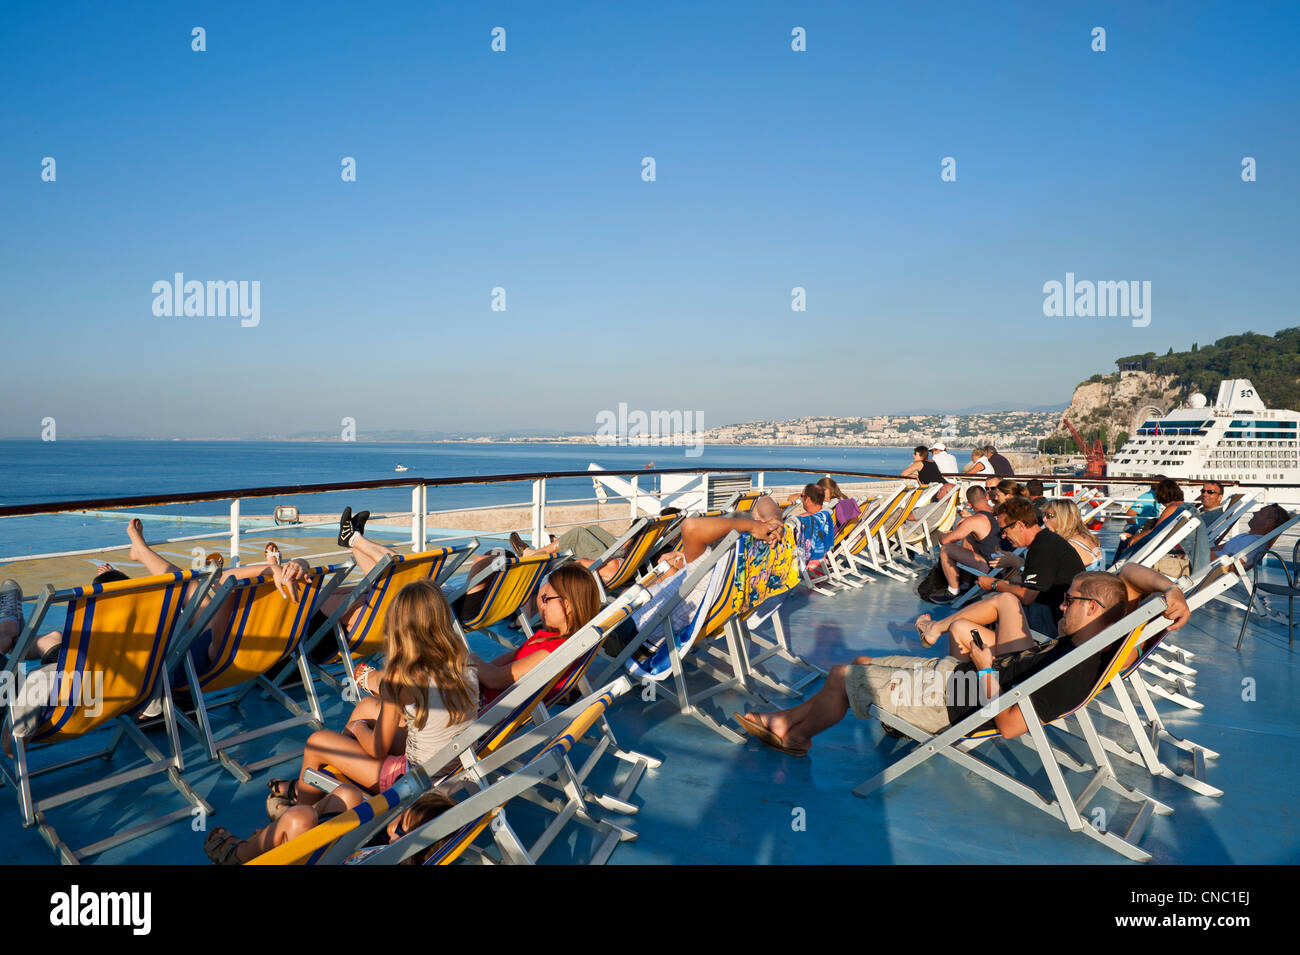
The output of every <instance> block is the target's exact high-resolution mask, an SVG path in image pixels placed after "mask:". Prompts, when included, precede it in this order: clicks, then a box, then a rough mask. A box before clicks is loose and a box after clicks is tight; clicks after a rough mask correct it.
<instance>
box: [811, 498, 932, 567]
mask: <svg viewBox="0 0 1300 955" xmlns="http://www.w3.org/2000/svg"><path fill="white" fill-rule="evenodd" d="M921 490H922V488H913V487H906V486H904V487H900V488H899V489H898V490H896V491H895V492H894V493H893V494H890V495H886V496H885V497H883V498H882V499H881V500H880V502H879V503H878V504H877V505H876V506H875V507H873V508H872V509H871V511H870V512H869V513H868V514H866V515H865V516H864V517H863V519H862V520H861V521H860V522H859V523H858V527H857V530H856V531H855V532H854V533H853V534H851V535H850V536H849V538H848V540H846V541H845V542H844V544H843V546H842V547H841V548H839V549H838V550H837V551H832V553H833V554H834V559H835V561H836V563H837V564H838V565H840V566H842V568H843V570H844V572H845V574H846V575H849V576H852V577H856V578H858V579H860V580H862V581H864V582H865V581H868V580H871V579H872V578H871V577H869V576H868V575H867V574H866V573H865V571H871V572H873V573H877V574H882V575H884V576H886V577H893V578H894V579H895V580H905V579H906V577H904V576H903V575H902V574H900V573H899V572H898V571H896V570H893V569H891V568H890V567H889V566H887V558H886V555H887V552H888V544H887V543H886V541H887V538H888V535H889V530H888V528H890V527H893V526H895V525H896V523H897V522H898V521H900V520H901V518H900V517H899V515H900V514H902V513H905V512H908V513H910V510H911V505H912V504H914V503H915V501H916V498H917V497H918V496H919V494H920V491H921ZM909 502H911V503H910V504H909Z"/></svg>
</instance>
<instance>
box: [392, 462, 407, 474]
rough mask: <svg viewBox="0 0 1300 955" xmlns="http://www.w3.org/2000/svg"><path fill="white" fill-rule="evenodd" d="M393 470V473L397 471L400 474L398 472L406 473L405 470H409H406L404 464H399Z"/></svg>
mask: <svg viewBox="0 0 1300 955" xmlns="http://www.w3.org/2000/svg"><path fill="white" fill-rule="evenodd" d="M393 470H394V471H397V472H399V473H400V472H402V471H406V470H409V469H408V468H407V466H406V465H405V464H399V465H398V466H397V467H395V468H393Z"/></svg>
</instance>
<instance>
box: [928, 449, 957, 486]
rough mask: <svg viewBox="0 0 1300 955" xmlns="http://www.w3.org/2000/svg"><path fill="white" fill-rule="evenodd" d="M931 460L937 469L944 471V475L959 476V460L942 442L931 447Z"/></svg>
mask: <svg viewBox="0 0 1300 955" xmlns="http://www.w3.org/2000/svg"><path fill="white" fill-rule="evenodd" d="M930 460H931V461H933V462H934V465H935V467H937V468H938V469H939V470H940V471H942V472H943V473H944V475H950V474H957V473H959V472H960V468H958V467H957V459H956V458H955V457H953V456H952V455H951V454H949V453H948V448H947V447H946V446H945V445H944V443H943V442H942V441H936V442H935V443H934V444H932V445H930ZM945 480H946V477H945Z"/></svg>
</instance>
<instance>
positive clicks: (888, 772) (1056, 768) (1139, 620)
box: [853, 597, 1173, 862]
mask: <svg viewBox="0 0 1300 955" xmlns="http://www.w3.org/2000/svg"><path fill="white" fill-rule="evenodd" d="M1164 610H1165V601H1164V599H1163V598H1161V597H1156V598H1154V599H1151V600H1148V601H1147V602H1146V603H1144V604H1143V605H1142V606H1140V607H1139V608H1138V609H1137V610H1135V611H1134V612H1133V613H1130V614H1128V615H1127V616H1126V617H1124V619H1122V620H1120V621H1118V622H1116V623H1114V624H1112V625H1111V626H1109V627H1107V628H1106V629H1105V630H1103V631H1102V632H1101V633H1099V634H1097V635H1096V636H1094V637H1092V638H1091V639H1090V640H1088V641H1087V642H1085V643H1084V644H1083V645H1081V646H1078V647H1075V648H1074V649H1073V650H1071V651H1070V652H1069V653H1068V654H1066V655H1065V656H1064V657H1063V658H1062V659H1060V660H1057V661H1056V662H1054V663H1052V664H1051V665H1050V666H1048V667H1045V668H1044V669H1043V670H1041V671H1040V672H1038V673H1035V674H1033V675H1032V676H1030V677H1029V678H1028V679H1025V680H1023V681H1021V682H1019V683H1017V684H1016V685H1015V686H1014V687H1013V688H1011V689H1010V690H1008V691H1006V692H1004V693H1002V694H1000V695H999V696H997V697H995V698H993V699H992V700H990V701H989V702H988V703H986V704H985V705H984V706H983V707H981V708H980V709H979V710H978V711H976V712H975V713H972V714H970V715H969V716H967V717H965V718H964V719H962V720H959V721H958V722H957V723H956V724H955V725H953V726H950V727H948V728H947V729H944V730H942V731H940V732H938V733H935V734H931V733H927V732H925V731H924V730H922V729H920V728H918V727H916V726H913V725H912V724H911V723H909V722H907V721H906V720H904V719H902V718H900V717H898V716H895V715H894V714H892V713H887V712H885V711H883V710H881V709H879V708H878V707H876V706H872V708H871V711H872V715H874V716H876V717H877V718H878V719H880V721H881V722H882V723H884V724H885V725H887V726H890V727H893V728H894V729H895V730H897V731H899V732H902V733H904V734H906V735H907V736H909V737H911V738H912V739H913V740H914V741H915V742H916V746H915V747H913V749H912V750H911V751H910V752H908V753H907V754H906V755H905V756H903V757H902V758H901V759H899V760H898V761H896V762H895V763H893V764H892V765H890V766H889V767H887V768H886V769H885V770H884V771H882V772H880V773H878V774H877V775H876V776H874V777H872V778H871V779H870V780H868V781H867V782H865V783H863V784H862V785H860V786H858V787H857V788H856V789H854V790H853V792H854V794H855V795H858V796H867V795H869V794H870V793H872V792H875V791H876V790H877V789H880V788H881V787H883V786H884V785H886V784H887V783H889V782H891V781H893V780H895V779H897V778H898V777H900V776H902V775H903V774H904V773H906V772H908V771H909V770H911V769H914V768H915V767H916V766H919V765H920V764H921V763H923V762H925V761H927V760H928V759H930V758H931V757H932V756H935V755H941V756H943V757H945V758H946V759H950V760H952V761H953V762H955V763H956V764H957V765H959V766H961V767H962V768H964V769H967V770H970V771H971V772H973V773H975V774H976V775H977V776H980V777H981V778H983V779H985V780H987V781H988V782H991V783H993V784H994V785H995V786H997V787H998V788H1000V789H1003V790H1005V791H1006V792H1008V793H1010V794H1011V795H1013V796H1015V797H1017V798H1018V799H1021V800H1023V801H1024V802H1026V803H1028V804H1029V805H1031V806H1033V807H1034V808H1036V809H1039V810H1041V811H1042V812H1044V813H1046V814H1047V815H1049V816H1051V817H1052V818H1054V819H1058V820H1060V821H1062V822H1064V823H1065V824H1066V825H1067V826H1068V827H1069V828H1070V830H1071V831H1073V832H1078V833H1082V834H1083V835H1085V836H1087V837H1089V838H1091V839H1094V840H1096V841H1097V842H1100V843H1101V844H1102V845H1104V846H1106V847H1108V848H1110V849H1113V850H1114V851H1116V852H1118V853H1120V854H1121V855H1123V856H1124V857H1125V858H1128V859H1132V860H1134V861H1138V862H1146V861H1148V860H1149V859H1150V858H1151V854H1150V853H1148V852H1147V851H1145V850H1144V849H1142V848H1141V847H1140V846H1139V845H1138V842H1139V841H1140V840H1141V837H1142V834H1143V832H1144V831H1145V829H1146V826H1147V823H1148V822H1149V821H1150V818H1151V816H1152V815H1153V814H1155V815H1168V814H1170V813H1172V812H1173V809H1172V808H1171V807H1170V806H1167V805H1165V804H1164V803H1161V802H1159V801H1158V800H1156V799H1154V798H1153V797H1151V796H1149V795H1147V794H1146V793H1143V792H1141V791H1139V790H1136V789H1132V788H1130V787H1128V786H1125V785H1123V784H1122V783H1120V782H1119V780H1118V779H1117V778H1116V775H1115V772H1114V769H1113V767H1112V766H1111V764H1110V760H1109V758H1108V757H1107V755H1106V749H1105V747H1104V746H1103V744H1102V743H1101V740H1100V737H1099V735H1098V733H1097V730H1096V728H1095V727H1094V725H1093V723H1092V719H1091V717H1090V715H1089V713H1088V708H1087V704H1088V703H1089V702H1090V701H1091V700H1092V699H1094V698H1095V697H1096V696H1097V694H1098V693H1100V692H1101V690H1102V689H1103V688H1105V687H1106V686H1107V685H1108V684H1109V683H1110V682H1111V681H1112V679H1113V678H1114V677H1115V676H1117V675H1118V674H1119V672H1120V671H1121V670H1122V669H1123V668H1124V664H1125V663H1126V660H1127V658H1129V657H1130V656H1131V655H1132V654H1134V653H1135V652H1136V651H1137V650H1138V648H1139V646H1140V644H1141V641H1142V631H1143V628H1144V626H1146V625H1147V624H1148V622H1149V621H1151V620H1153V619H1154V618H1155V617H1157V616H1159V615H1160V614H1162V613H1164ZM1097 654H1106V655H1107V656H1108V657H1109V660H1110V662H1109V664H1108V665H1107V667H1106V668H1105V671H1104V672H1103V673H1102V675H1101V678H1100V679H1098V681H1097V683H1096V684H1095V685H1094V687H1093V689H1092V691H1091V692H1090V694H1089V695H1088V697H1087V699H1085V700H1084V701H1083V702H1082V703H1081V704H1080V705H1079V706H1078V707H1077V708H1075V709H1074V710H1073V711H1072V712H1071V713H1067V714H1064V715H1062V716H1061V717H1060V718H1059V720H1058V722H1060V721H1063V720H1065V719H1066V718H1068V717H1070V716H1073V717H1074V718H1075V719H1076V720H1077V721H1078V723H1079V728H1080V730H1081V732H1082V735H1083V738H1084V739H1085V740H1086V742H1087V745H1088V750H1089V753H1090V755H1091V758H1092V760H1093V765H1086V764H1079V763H1077V762H1076V761H1074V760H1073V758H1071V757H1069V756H1068V755H1066V754H1064V753H1062V752H1060V751H1059V750H1057V749H1055V748H1054V747H1053V746H1052V744H1051V742H1050V741H1049V740H1048V738H1047V734H1046V730H1045V727H1044V724H1043V723H1041V722H1040V721H1039V719H1038V716H1037V714H1036V712H1035V711H1034V705H1033V700H1032V698H1031V696H1032V694H1033V693H1034V692H1035V691H1036V690H1039V689H1041V688H1042V687H1044V686H1046V685H1047V684H1048V683H1050V682H1051V681H1052V680H1053V679H1055V678H1056V677H1058V676H1060V675H1061V674H1063V673H1065V672H1067V671H1068V670H1069V669H1071V668H1072V667H1075V666H1078V665H1079V663H1081V662H1082V661H1084V660H1086V659H1088V658H1090V657H1093V656H1096V655H1097ZM1015 705H1019V706H1020V708H1021V715H1022V716H1023V717H1024V721H1025V725H1026V727H1027V729H1028V739H1025V740H1024V742H1025V745H1026V746H1027V747H1028V748H1029V749H1030V750H1031V751H1033V752H1034V753H1035V754H1036V755H1037V756H1038V758H1039V761H1040V762H1041V765H1042V768H1043V770H1044V772H1045V774H1046V776H1047V779H1048V783H1049V787H1050V795H1049V796H1045V795H1043V794H1042V793H1040V792H1039V791H1038V790H1037V789H1035V788H1033V787H1032V786H1030V785H1028V784H1027V783H1025V782H1023V781H1021V780H1020V779H1017V778H1016V777H1014V776H1011V775H1009V774H1008V773H1005V772H1003V771H1002V770H1000V769H998V768H997V767H995V766H993V765H992V764H991V763H989V762H987V761H986V760H983V759H980V758H978V757H977V756H976V755H975V753H974V750H975V748H976V747H978V746H979V745H981V744H982V743H986V742H988V741H989V740H992V739H1000V738H1001V734H999V733H997V731H996V730H988V729H985V728H984V724H985V723H987V722H988V721H990V720H992V719H993V717H994V716H995V715H996V714H997V713H1000V712H1002V711H1004V710H1007V709H1010V708H1011V707H1012V706H1015ZM1022 739H1023V737H1022ZM1063 766H1064V767H1065V768H1067V769H1071V770H1075V771H1077V772H1081V773H1090V774H1091V776H1090V778H1089V779H1088V781H1087V783H1086V784H1085V785H1084V786H1083V788H1082V789H1081V791H1080V792H1079V795H1078V796H1075V795H1074V794H1073V793H1072V792H1071V790H1070V788H1069V786H1068V785H1067V784H1066V781H1065V778H1064V776H1063V775H1062V773H1061V768H1062V767H1063ZM1103 788H1104V789H1106V790H1109V791H1111V792H1113V793H1116V794H1118V795H1119V796H1121V797H1123V798H1124V799H1125V800H1127V801H1130V802H1135V803H1137V804H1138V810H1137V814H1136V816H1135V818H1134V819H1133V821H1132V823H1131V824H1130V825H1129V827H1128V829H1127V830H1126V831H1125V832H1124V833H1123V835H1121V834H1119V833H1118V832H1116V831H1115V830H1114V829H1113V828H1110V827H1107V828H1105V829H1101V828H1098V827H1095V826H1093V825H1091V824H1090V823H1089V822H1088V821H1086V820H1085V819H1084V814H1086V813H1087V812H1088V811H1089V804H1090V803H1091V802H1092V800H1093V798H1094V797H1095V796H1096V795H1097V793H1098V792H1099V791H1100V790H1101V789H1103Z"/></svg>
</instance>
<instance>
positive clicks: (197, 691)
mask: <svg viewBox="0 0 1300 955" xmlns="http://www.w3.org/2000/svg"><path fill="white" fill-rule="evenodd" d="M347 572H348V567H347V566H346V565H341V566H339V565H336V566H330V567H313V568H312V569H311V570H309V571H308V572H307V574H306V575H305V577H304V578H303V580H302V581H301V583H300V584H299V587H298V593H297V594H296V596H295V597H293V598H288V599H286V598H285V597H283V596H282V595H281V594H280V592H279V590H277V589H276V586H275V581H274V579H273V578H272V576H271V575H270V574H262V575H261V576H258V577H251V578H246V579H242V580H241V579H237V578H234V577H229V578H227V579H226V580H225V582H224V583H222V584H221V586H220V587H218V588H217V591H216V594H215V595H214V596H213V598H212V600H211V601H210V602H209V603H208V605H207V606H206V607H205V608H204V609H203V610H201V611H199V612H198V613H196V614H195V617H194V620H193V623H192V624H191V625H190V626H189V627H188V628H187V629H186V632H185V634H183V635H182V637H181V638H180V639H179V640H178V641H177V644H176V646H174V647H173V648H172V649H171V651H170V652H169V653H168V656H167V662H168V670H169V671H171V670H174V669H175V668H177V667H183V668H184V673H185V676H186V681H187V685H188V687H189V694H190V702H191V703H192V705H193V707H194V718H193V719H192V720H191V719H190V718H189V716H188V715H187V714H186V713H184V712H178V714H177V722H178V723H179V725H180V727H181V728H182V729H184V730H186V731H187V732H188V733H190V734H191V735H193V736H194V737H195V738H196V739H198V740H199V742H201V743H202V744H203V748H204V750H205V751H206V752H207V754H208V758H209V759H215V760H217V761H219V762H220V763H221V765H222V766H224V767H225V768H226V770H228V771H229V772H230V773H231V775H233V776H234V777H235V778H236V779H238V780H239V781H240V782H248V781H249V780H250V779H252V778H253V775H254V774H255V773H257V772H260V771H261V770H263V769H265V768H267V767H268V766H275V765H277V764H279V763H283V762H287V761H288V760H291V759H296V758H297V757H298V756H299V755H300V753H299V751H297V750H293V749H290V750H286V751H284V752H282V753H279V754H275V755H271V756H268V757H266V758H265V759H261V760H258V761H256V762H253V763H249V764H247V765H245V764H243V763H241V762H239V760H237V759H235V758H234V757H233V756H231V755H230V750H231V749H233V748H234V747H236V746H240V745H242V744H244V743H248V742H251V741H252V740H255V739H260V738H262V737H264V736H277V735H279V734H281V733H283V732H284V731H285V730H288V729H292V728H294V727H297V726H304V725H305V726H310V727H311V728H312V729H313V730H317V729H320V728H321V721H322V719H323V717H322V715H321V708H320V701H319V700H318V699H317V697H316V688H315V684H314V683H313V682H312V679H311V670H310V669H309V668H308V666H307V659H306V657H305V656H303V653H302V642H303V640H304V639H305V638H306V636H307V631H308V627H309V624H310V621H311V615H312V613H313V612H314V610H315V609H316V607H317V605H318V604H319V602H320V601H321V600H323V599H324V598H326V597H328V596H329V595H330V594H331V593H332V592H333V590H334V589H335V588H336V587H337V586H338V585H339V583H340V582H341V581H342V580H343V578H344V576H346V574H347ZM223 601H227V602H229V604H230V608H231V609H230V615H229V618H228V619H227V621H226V624H225V626H224V627H223V629H222V632H220V633H213V634H212V641H213V645H214V646H216V647H217V653H216V656H215V658H210V657H208V656H207V655H205V656H204V658H203V659H201V660H199V661H198V662H197V663H196V662H195V659H194V657H193V656H192V655H191V654H190V653H189V648H190V645H191V644H192V643H193V641H194V640H195V639H196V638H197V637H198V635H199V634H201V633H203V632H204V631H205V630H206V629H208V625H209V624H210V623H211V622H212V619H213V617H214V616H215V615H216V613H217V611H218V610H219V609H220V606H221V604H222V602H223ZM289 663H296V664H297V668H298V673H299V675H300V676H301V678H302V686H303V690H304V691H305V694H306V697H307V707H306V709H304V708H303V707H302V706H301V705H299V703H298V702H297V701H295V700H294V699H293V698H292V697H290V696H289V695H288V694H287V693H286V692H285V691H284V690H283V689H281V688H280V687H279V686H277V685H276V684H275V683H273V682H272V680H271V678H270V677H268V676H267V674H268V673H270V672H271V671H272V670H275V669H276V668H277V667H280V666H282V665H287V664H289ZM253 690H262V691H264V694H265V695H267V696H269V697H270V698H272V699H274V700H275V701H276V702H278V703H279V704H280V705H282V706H283V707H284V708H285V709H286V710H288V711H289V714H290V715H289V717H287V718H286V719H282V720H279V721H277V722H274V723H270V724H268V725H263V726H260V727H256V728H253V729H247V730H244V731H243V732H237V733H234V734H232V735H227V736H224V737H222V738H220V739H218V738H217V737H216V736H215V734H214V733H213V729H212V719H213V710H214V709H215V708H217V707H220V706H224V705H227V704H231V705H234V706H236V707H238V706H239V704H240V703H241V702H242V701H243V699H244V698H245V697H246V696H247V695H248V694H249V693H250V692H252V691H253Z"/></svg>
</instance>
